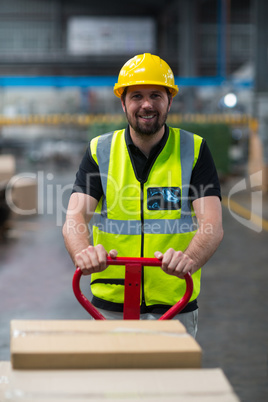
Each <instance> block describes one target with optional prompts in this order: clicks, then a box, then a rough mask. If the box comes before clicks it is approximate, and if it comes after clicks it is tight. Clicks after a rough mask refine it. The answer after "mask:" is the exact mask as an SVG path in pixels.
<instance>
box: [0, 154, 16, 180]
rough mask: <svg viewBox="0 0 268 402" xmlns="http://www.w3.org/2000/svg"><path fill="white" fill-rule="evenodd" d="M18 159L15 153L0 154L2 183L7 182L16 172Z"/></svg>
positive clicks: (0, 178) (0, 177)
mask: <svg viewBox="0 0 268 402" xmlns="http://www.w3.org/2000/svg"><path fill="white" fill-rule="evenodd" d="M15 170H16V161H15V157H14V156H13V155H0V183H1V182H4V183H7V182H8V181H9V180H10V179H11V177H12V176H13V175H14V174H15Z"/></svg>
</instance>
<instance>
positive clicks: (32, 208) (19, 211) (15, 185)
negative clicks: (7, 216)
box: [7, 176, 38, 217]
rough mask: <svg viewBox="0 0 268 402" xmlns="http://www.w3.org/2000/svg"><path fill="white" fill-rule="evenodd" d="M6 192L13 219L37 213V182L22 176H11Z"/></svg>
mask: <svg viewBox="0 0 268 402" xmlns="http://www.w3.org/2000/svg"><path fill="white" fill-rule="evenodd" d="M9 183H10V189H9V190H8V193H7V194H8V200H9V207H10V209H11V210H12V212H13V216H14V217H18V216H29V215H35V214H36V213H37V206H38V205H37V202H38V190H37V180H36V179H33V178H29V177H23V176H13V178H12V181H10V182H9Z"/></svg>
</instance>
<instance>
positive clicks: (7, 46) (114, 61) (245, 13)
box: [0, 0, 268, 402]
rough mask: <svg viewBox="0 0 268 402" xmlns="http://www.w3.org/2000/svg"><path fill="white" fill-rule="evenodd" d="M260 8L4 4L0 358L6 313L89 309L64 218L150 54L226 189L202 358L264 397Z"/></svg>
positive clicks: (247, 3) (202, 315)
mask: <svg viewBox="0 0 268 402" xmlns="http://www.w3.org/2000/svg"><path fill="white" fill-rule="evenodd" d="M267 15H268V3H267V1H266V0H167V1H165V2H163V1H161V0H143V1H141V0H136V1H135V2H125V3H124V2H123V3H122V2H121V1H119V0H114V1H113V2H111V1H107V0H102V1H100V2H92V1H86V0H76V1H72V0H9V1H8V2H4V1H2V2H0V293H1V303H0V305H1V306H0V312H1V313H0V362H1V361H9V360H10V344H9V342H10V340H9V336H10V334H9V331H10V328H9V325H10V321H11V320H12V319H19V318H22V319H29V320H30V319H57V320H61V319H73V320H77V319H78V320H79V319H81V320H82V319H83V320H84V319H87V318H88V314H87V313H86V312H85V311H83V309H82V308H81V306H79V305H78V304H77V301H76V300H75V298H74V295H73V294H72V289H71V281H72V275H73V271H74V267H73V265H72V262H71V260H70V258H69V256H68V253H67V251H66V250H65V247H64V242H63V239H62V234H61V227H62V225H63V223H64V217H65V214H66V208H67V204H68V199H69V196H70V193H71V191H72V186H73V183H74V179H75V174H76V172H77V169H78V166H79V163H80V161H81V158H82V156H83V154H84V152H85V149H86V147H87V144H88V142H89V141H90V140H91V139H92V138H94V137H96V136H98V135H101V134H104V133H107V132H110V131H113V130H116V129H121V128H124V127H125V126H126V119H125V116H124V114H123V112H122V107H121V102H120V100H119V99H118V98H116V97H115V96H114V93H113V86H114V84H115V82H116V81H117V77H118V73H119V70H120V68H121V67H122V66H123V64H124V63H125V62H126V61H127V60H129V59H130V58H131V57H133V56H134V55H136V54H140V53H152V54H156V55H159V56H160V57H161V58H162V59H164V60H165V61H166V62H167V63H168V64H169V65H170V66H171V68H172V70H173V73H174V76H175V82H176V84H177V85H178V86H179V94H178V95H177V96H176V98H174V101H173V104H172V109H171V111H170V114H169V117H168V120H167V123H168V125H169V126H171V127H180V128H183V129H186V130H188V131H191V132H194V133H197V134H199V135H201V136H202V137H204V138H205V139H206V141H207V143H208V145H209V147H210V149H211V152H212V155H213V158H214V161H215V164H216V168H217V171H218V175H219V178H220V182H221V186H222V206H223V224H224V231H225V237H224V241H223V243H222V245H221V246H220V248H219V250H218V251H217V252H216V253H215V255H214V256H213V257H212V259H211V260H210V261H209V262H208V263H207V266H206V267H205V268H204V270H203V271H204V273H203V274H202V275H203V279H202V291H201V295H200V299H199V310H200V312H199V331H198V335H197V341H198V342H199V344H200V345H201V347H202V349H203V362H202V367H203V368H207V369H211V368H218V367H219V368H221V369H222V370H223V372H224V374H225V375H226V378H227V379H228V381H229V382H230V385H231V387H232V389H233V390H234V393H235V395H236V397H237V398H238V399H237V400H240V401H242V402H249V401H250V402H252V401H256V402H264V401H267V400H268V399H267V398H268V377H267V376H268V361H267V357H268V342H267V339H268V338H267V333H268V332H267V331H268V322H267V318H266V316H267V307H268V298H267V295H266V293H267V292H266V283H267V280H268V274H267V269H266V267H267V231H268V202H267V201H268V77H267V71H268V24H267V21H266V20H267ZM83 282H84V281H83ZM83 287H84V289H85V291H88V288H89V287H88V286H87V285H86V284H85V283H83ZM0 370H1V365H0ZM1 375H2V377H1ZM1 378H2V380H3V379H4V375H3V374H2V373H1V371H0V396H1V384H2V385H3V384H4V380H3V381H2V382H1ZM14 395H15V394H14ZM14 395H13V396H14ZM9 396H10V395H9ZM11 397H12V395H11ZM16 397H18V395H17V396H16ZM14 398H15V396H14ZM9 399H10V398H9ZM4 400H6V399H3V401H4ZM14 400H20V399H14ZM197 400H198V399H196V401H197ZM216 400H217V399H215V401H216ZM223 400H224V399H222V401H223ZM219 401H220V399H219ZM226 401H227V399H226ZM230 401H231V399H230Z"/></svg>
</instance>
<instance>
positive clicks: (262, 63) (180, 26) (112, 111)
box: [0, 0, 268, 192]
mask: <svg viewBox="0 0 268 402" xmlns="http://www.w3.org/2000/svg"><path fill="white" fill-rule="evenodd" d="M266 15H268V3H267V1H265V0H168V1H165V2H163V1H161V0H136V1H135V2H131V3H130V2H124V3H122V2H121V1H119V0H114V1H113V2H110V1H108V0H102V1H100V2H93V1H85V0H77V1H72V0H9V1H8V2H5V1H2V2H0V154H2V155H13V157H14V158H16V161H15V162H12V163H13V165H12V166H14V163H15V165H16V168H15V171H18V170H20V166H21V169H23V166H24V164H25V163H26V162H27V163H28V164H31V166H32V169H34V168H35V167H36V166H38V164H40V163H47V162H51V161H53V163H55V164H58V165H59V166H63V165H64V166H65V167H66V166H68V165H69V166H72V164H73V163H75V164H76V163H77V161H78V160H79V158H80V157H81V154H82V153H83V151H84V148H85V144H86V143H87V142H88V140H90V139H91V138H92V137H94V136H96V135H99V134H102V133H105V132H107V131H111V130H113V129H116V128H121V127H124V126H125V124H126V122H125V118H124V115H123V113H122V110H121V104H120V101H119V99H117V98H116V97H115V96H114V94H113V91H112V88H113V85H114V83H115V82H116V81H117V75H118V73H119V70H120V68H121V67H122V65H123V64H124V63H125V62H126V61H127V60H128V59H129V58H131V57H133V56H134V55H136V54H138V53H144V52H151V53H153V54H157V55H159V56H160V57H161V58H163V59H164V60H166V61H167V62H168V63H169V64H170V66H171V67H172V69H173V72H174V75H175V77H176V82H177V84H178V85H179V87H180V91H179V95H178V96H177V97H176V98H175V99H174V102H173V105H172V110H171V114H170V116H169V119H168V123H169V124H170V125H174V126H179V127H182V128H186V129H188V130H190V131H194V132H196V133H199V134H200V135H202V136H204V137H205V138H206V139H207V141H208V143H209V146H210V148H211V151H212V153H213V156H214V159H215V162H216V166H217V168H218V172H219V176H220V178H221V179H222V180H225V179H226V178H228V177H230V176H232V175H247V174H249V173H250V174H251V173H254V172H256V171H260V170H261V171H262V173H263V176H262V177H263V179H262V189H263V190H264V191H265V192H267V163H268V162H267V161H268V134H267V133H268V79H267V71H268V62H267V57H268V56H267V43H268V28H267V23H266V17H265V16H266ZM74 150H75V151H74ZM12 163H11V164H12ZM4 165H5V167H4V168H3V166H4ZM1 166H2V167H1ZM6 166H7V165H6V159H2V163H1V158H0V172H1V169H2V170H3V169H4V170H7V167H6ZM10 166H11V165H10ZM13 174H14V171H13V170H12V169H10V171H9V172H7V173H4V174H3V173H2V176H1V175H0V183H2V184H3V181H4V179H5V180H7V179H9V178H10V177H11V176H12V175H13Z"/></svg>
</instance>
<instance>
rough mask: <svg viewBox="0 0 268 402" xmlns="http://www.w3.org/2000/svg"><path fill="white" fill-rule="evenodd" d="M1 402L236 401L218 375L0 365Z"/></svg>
mask: <svg viewBox="0 0 268 402" xmlns="http://www.w3.org/2000/svg"><path fill="white" fill-rule="evenodd" d="M0 400H1V402H5V401H6V402H10V401H11V402H15V401H16V402H18V401H20V402H39V401H40V402H66V401H68V402H78V401H79V402H86V401H87V402H88V401H98V402H118V401H124V402H127V401H129V402H140V401H146V402H156V401H157V402H239V399H238V398H237V396H236V395H235V393H234V391H233V389H232V387H231V386H230V384H229V382H228V380H227V379H226V377H225V375H224V374H223V372H222V370H221V369H219V368H216V369H186V370H185V369H139V370H137V369H129V370H122V369H118V370H110V369H109V370H107V369H103V370H14V369H12V367H11V365H10V363H9V362H0Z"/></svg>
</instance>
